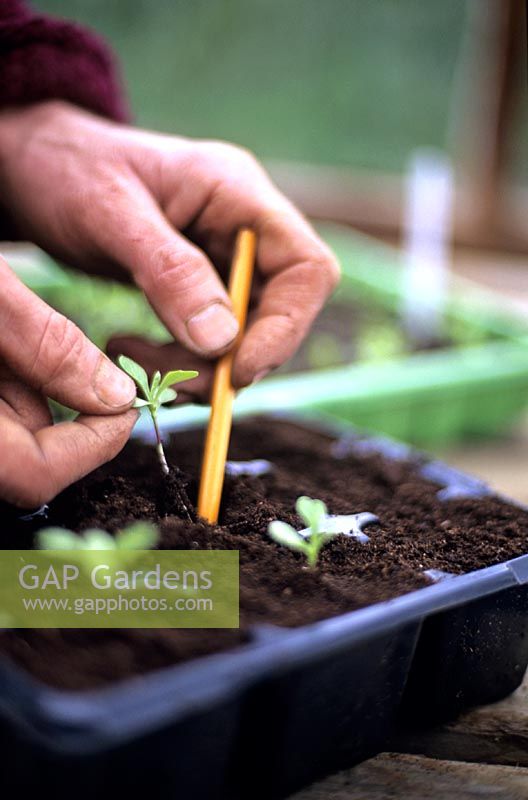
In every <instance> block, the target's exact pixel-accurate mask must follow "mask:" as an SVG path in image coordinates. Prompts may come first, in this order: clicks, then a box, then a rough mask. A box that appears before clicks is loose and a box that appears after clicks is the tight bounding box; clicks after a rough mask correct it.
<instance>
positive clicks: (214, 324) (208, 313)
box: [187, 303, 238, 353]
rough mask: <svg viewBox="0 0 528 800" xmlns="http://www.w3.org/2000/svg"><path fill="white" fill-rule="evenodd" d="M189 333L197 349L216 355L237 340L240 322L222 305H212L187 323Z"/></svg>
mask: <svg viewBox="0 0 528 800" xmlns="http://www.w3.org/2000/svg"><path fill="white" fill-rule="evenodd" d="M187 331H188V332H189V336H190V337H191V339H192V340H193V342H194V344H195V345H196V347H198V348H199V349H200V350H203V351H204V352H206V353H214V352H216V351H217V350H223V349H224V347H227V345H229V344H231V342H233V341H234V340H235V338H236V335H237V333H238V322H237V321H236V319H235V318H234V316H233V314H232V313H231V311H229V309H228V308H227V307H226V306H224V305H223V304H222V303H211V305H210V306H207V307H206V308H203V309H202V310H201V311H198V313H197V314H195V315H194V317H191V318H190V319H189V320H188V321H187Z"/></svg>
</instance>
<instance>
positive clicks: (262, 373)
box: [251, 369, 270, 386]
mask: <svg viewBox="0 0 528 800" xmlns="http://www.w3.org/2000/svg"><path fill="white" fill-rule="evenodd" d="M269 374H270V370H269V369H263V370H261V371H260V372H257V374H256V375H255V377H254V378H253V380H252V381H251V385H252V386H253V384H255V383H259V381H261V380H263V379H264V378H265V377H266V375H269Z"/></svg>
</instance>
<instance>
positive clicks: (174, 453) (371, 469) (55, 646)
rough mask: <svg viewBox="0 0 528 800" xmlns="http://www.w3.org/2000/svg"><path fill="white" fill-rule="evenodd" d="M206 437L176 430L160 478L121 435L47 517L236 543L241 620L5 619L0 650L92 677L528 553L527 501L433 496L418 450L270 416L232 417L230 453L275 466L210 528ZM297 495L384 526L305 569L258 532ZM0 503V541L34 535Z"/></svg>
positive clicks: (223, 645) (64, 673) (143, 448)
mask: <svg viewBox="0 0 528 800" xmlns="http://www.w3.org/2000/svg"><path fill="white" fill-rule="evenodd" d="M202 445H203V432H202V431H194V432H185V433H178V434H176V435H175V436H174V437H173V438H172V440H171V443H170V444H169V446H168V448H167V454H168V461H169V464H170V465H171V466H172V472H171V474H170V475H169V477H168V478H166V479H165V478H163V477H162V475H161V474H160V470H159V466H158V464H157V461H156V457H155V453H154V450H153V448H152V447H150V446H147V445H142V444H138V443H130V444H129V445H127V447H126V448H125V450H124V451H123V453H121V455H120V456H118V457H117V458H116V459H115V460H114V461H113V462H111V463H110V464H107V465H105V466H104V467H102V468H101V469H99V470H97V471H96V472H94V473H92V474H91V475H90V476H88V477H87V478H85V479H84V480H82V481H80V482H79V483H77V484H76V485H75V486H73V487H70V488H69V489H67V490H66V491H64V492H63V493H62V494H61V495H60V496H59V497H58V498H57V499H56V500H55V501H54V502H53V503H52V504H51V507H50V510H49V515H48V519H47V520H46V521H45V524H47V525H49V524H53V525H55V524H57V525H63V526H65V527H68V528H72V529H74V530H76V531H82V530H84V529H85V528H88V527H93V526H98V527H103V528H106V529H107V530H109V531H115V530H116V529H117V528H119V527H122V526H123V525H125V524H127V523H129V522H131V521H132V520H135V519H145V518H147V519H150V520H155V521H156V522H158V523H159V526H160V531H161V541H160V545H159V546H160V548H162V549H235V550H239V552H240V620H241V626H240V629H238V630H216V631H203V630H119V631H112V630H108V631H105V630H97V631H91V630H79V631H74V630H46V631H43V630H21V631H4V632H2V633H1V634H0V651H1V652H3V653H5V654H8V655H9V656H10V657H11V658H12V659H14V660H15V661H16V662H17V663H18V664H21V665H23V666H24V667H25V668H27V669H28V670H29V671H30V672H31V673H32V674H33V675H34V676H36V677H38V678H39V679H41V680H43V681H45V682H46V683H49V684H52V685H55V686H60V687H63V688H75V689H78V688H88V687H94V686H101V685H104V684H107V683H109V682H112V681H115V680H119V679H123V678H125V677H127V676H131V675H137V674H142V673H145V672H148V671H150V670H153V669H158V668H161V667H165V666H168V665H170V664H175V663H178V662H181V661H185V660H188V659H191V658H195V657H197V656H201V655H204V654H207V653H211V652H216V651H220V650H224V649H228V648H233V647H234V646H241V645H242V644H243V643H244V642H246V641H248V640H249V639H250V638H251V636H252V631H253V630H254V626H255V624H259V623H266V624H273V625H278V626H287V627H288V626H289V627H293V626H299V625H304V624H307V623H311V622H315V621H316V620H321V619H324V618H326V617H331V616H335V615H338V614H342V613H344V612H346V611H351V610H353V609H358V608H361V607H362V606H366V605H370V604H372V603H376V602H379V601H382V600H387V599H389V598H392V597H396V596H398V595H401V594H404V593H405V592H409V591H412V590H414V589H418V588H420V587H422V586H425V585H427V584H428V583H429V579H428V578H426V577H425V576H424V574H423V571H424V570H427V569H439V570H444V571H447V572H451V573H464V572H468V571H471V570H474V569H478V568H480V567H484V566H489V565H491V564H495V563H498V562H501V561H504V560H505V559H508V558H512V557H514V556H518V555H522V554H524V553H526V552H528V512H525V511H523V510H520V509H516V508H515V507H512V506H510V505H508V504H507V503H505V502H502V501H501V500H499V499H498V498H495V497H487V498H484V499H470V498H458V499H454V500H448V501H441V500H439V499H438V497H437V493H438V485H437V484H434V483H431V482H429V481H426V480H424V479H422V478H421V477H420V476H419V468H420V462H419V460H418V459H417V460H416V461H406V462H395V461H388V460H385V459H383V458H382V457H380V456H379V455H349V456H347V457H345V458H340V459H339V460H338V459H336V458H335V456H334V455H333V453H332V440H331V439H330V438H329V437H327V436H325V435H323V434H320V433H316V432H311V431H306V430H304V429H301V428H299V427H298V426H296V425H293V424H291V423H286V422H279V421H272V420H254V421H249V422H245V423H241V424H239V425H238V426H236V428H235V430H234V433H233V438H232V444H231V449H230V458H232V459H236V460H245V459H254V458H265V459H268V460H269V461H271V462H272V463H273V465H274V469H273V471H272V472H271V473H269V474H266V475H263V476H261V477H258V478H255V477H236V478H234V477H228V478H226V485H225V491H224V499H223V506H222V511H221V519H220V525H217V526H209V525H207V524H205V523H203V522H200V521H197V520H196V516H195V509H194V503H195V501H196V495H197V475H198V474H199V462H200V458H201V449H202ZM301 494H307V495H309V496H311V497H317V498H320V499H322V500H324V501H325V503H326V504H327V506H328V509H329V511H330V513H332V514H351V513H357V512H362V511H370V512H372V513H374V514H376V515H377V516H378V517H379V518H380V524H379V525H374V526H371V527H369V528H368V529H367V531H366V532H367V533H368V535H369V536H370V540H369V541H368V542H367V543H360V542H358V541H357V540H355V539H352V538H349V537H344V536H339V537H337V538H336V539H334V540H333V541H332V542H330V543H329V544H328V545H327V546H326V547H325V548H324V549H323V551H322V555H321V557H320V561H319V565H318V568H317V569H315V570H309V569H307V568H306V566H305V563H304V559H303V557H302V556H300V555H299V554H295V553H292V552H291V551H289V550H287V549H286V548H284V547H281V546H279V545H278V544H276V543H274V542H273V541H272V540H271V539H270V538H269V537H268V535H267V527H268V523H269V522H270V521H271V520H274V519H281V520H284V521H285V522H289V523H291V524H292V525H294V526H296V527H297V528H300V527H301V524H300V520H299V519H298V518H297V516H296V514H295V511H294V504H295V500H296V498H297V497H298V496H299V495H301ZM0 513H1V514H2V516H1V517H0V518H1V519H2V520H4V521H5V524H3V525H2V527H1V530H0V548H3V549H13V548H27V547H31V546H32V543H33V538H34V532H35V531H36V530H37V529H38V528H39V527H42V525H43V521H42V519H41V518H40V519H38V518H37V519H35V520H32V521H30V522H21V521H20V520H19V518H18V516H19V512H18V511H16V510H15V509H12V508H10V507H7V506H4V507H3V508H2V509H1V510H0ZM189 516H190V517H191V518H192V519H189Z"/></svg>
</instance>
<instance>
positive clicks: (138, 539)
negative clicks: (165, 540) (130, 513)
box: [115, 522, 158, 550]
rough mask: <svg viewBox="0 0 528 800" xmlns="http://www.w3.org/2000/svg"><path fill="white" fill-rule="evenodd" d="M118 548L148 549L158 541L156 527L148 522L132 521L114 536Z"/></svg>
mask: <svg viewBox="0 0 528 800" xmlns="http://www.w3.org/2000/svg"><path fill="white" fill-rule="evenodd" d="M115 541H116V544H117V547H118V549H119V550H150V549H151V548H153V547H154V545H155V544H156V543H157V541H158V529H157V528H156V526H155V525H152V523H150V522H133V523H132V524H131V525H129V526H128V527H127V528H124V529H123V530H122V531H118V532H117V534H116V538H115Z"/></svg>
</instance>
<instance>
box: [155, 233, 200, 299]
mask: <svg viewBox="0 0 528 800" xmlns="http://www.w3.org/2000/svg"><path fill="white" fill-rule="evenodd" d="M203 268H204V259H203V257H202V256H200V255H199V253H196V252H194V251H193V250H183V249H180V248H178V247H175V246H174V245H172V244H169V245H161V246H160V247H158V248H157V249H156V250H155V251H154V252H153V254H152V262H151V267H150V271H149V277H148V282H149V284H150V285H151V286H152V287H155V289H156V291H157V292H160V291H161V292H163V291H167V292H171V293H172V292H184V291H188V290H190V289H193V288H195V287H196V286H198V285H200V284H201V283H202V282H203Z"/></svg>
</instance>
